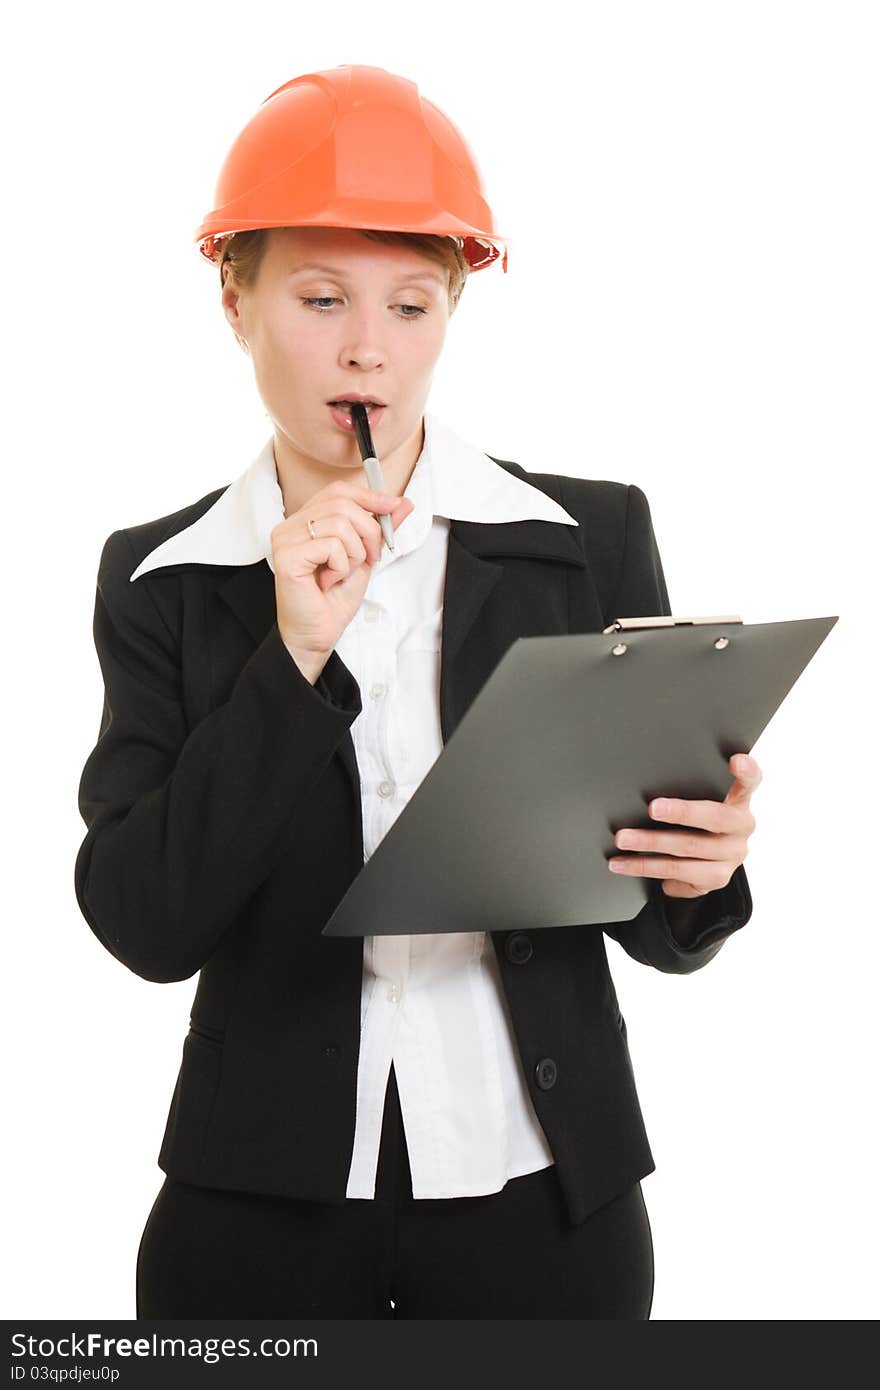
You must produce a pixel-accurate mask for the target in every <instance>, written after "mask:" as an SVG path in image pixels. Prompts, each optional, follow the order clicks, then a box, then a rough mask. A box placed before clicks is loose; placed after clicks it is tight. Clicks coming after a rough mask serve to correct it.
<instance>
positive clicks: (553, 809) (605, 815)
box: [322, 615, 837, 936]
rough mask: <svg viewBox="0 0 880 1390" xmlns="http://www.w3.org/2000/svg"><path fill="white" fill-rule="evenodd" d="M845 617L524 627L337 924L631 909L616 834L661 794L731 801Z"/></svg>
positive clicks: (614, 917) (634, 881)
mask: <svg viewBox="0 0 880 1390" xmlns="http://www.w3.org/2000/svg"><path fill="white" fill-rule="evenodd" d="M836 622H837V617H836V616H834V617H825V618H800V619H793V620H789V621H786V622H775V623H749V624H746V623H743V621H742V619H741V618H739V617H737V616H732V617H729V616H728V617H707V618H675V617H667V616H665V615H661V616H658V617H645V618H618V619H615V621H614V622H613V623H612V624H611V625H610V626H609V627H607V628H605V630H604V631H603V632H595V633H583V634H581V633H567V634H564V635H562V636H553V637H520V638H518V639H517V640H516V641H515V642H513V643H512V645H511V646H510V647H509V648H508V650H507V651H506V652H505V654H504V657H503V658H502V660H501V661H500V662H499V663H498V665H497V666H496V667H495V670H494V671H493V672H492V674H491V676H490V677H489V679H488V680H487V681H486V683H485V685H484V686H483V688H482V690H481V691H480V693H479V695H478V696H477V697H476V699H475V700H474V701H473V703H472V704H471V706H470V707H469V709H468V710H467V712H466V714H465V715H464V717H463V718H462V720H461V721H460V723H459V724H458V726H457V727H456V729H455V731H454V733H453V734H452V736H451V738H450V739H449V740H448V742H447V743H446V745H445V747H444V748H443V751H442V753H441V754H440V756H439V757H438V758H437V760H436V762H435V763H434V764H433V765H432V766H431V768H430V769H429V771H428V773H427V774H426V776H425V777H424V778H423V780H422V782H421V783H420V784H419V786H418V787H417V788H416V791H415V792H414V794H413V795H412V797H411V798H410V800H409V802H408V803H407V805H406V806H405V807H404V809H403V811H402V812H401V814H400V815H399V816H398V818H397V820H396V821H395V822H394V824H393V825H392V826H391V828H390V830H389V831H388V832H387V834H386V835H385V836H384V838H383V839H382V841H381V842H380V844H379V845H378V847H377V848H376V851H375V853H374V854H373V855H372V856H371V857H370V858H369V859H368V861H367V862H366V864H365V865H364V866H363V869H362V870H361V871H360V873H359V874H358V875H357V877H356V878H355V879H354V881H353V882H352V883H351V884H350V886H349V888H348V891H347V892H346V894H345V896H344V897H343V898H342V899H341V901H340V902H339V903H338V905H337V906H336V908H335V910H334V912H333V914H332V916H331V917H330V919H329V921H328V922H327V924H326V926H325V927H324V928H323V932H322V935H324V936H367V935H375V936H402V935H408V934H421V933H425V932H461V931H489V930H492V931H494V930H499V929H501V930H505V931H510V930H514V929H521V930H528V931H532V930H535V929H537V928H540V927H549V926H570V925H574V924H578V923H583V924H589V923H595V922H620V921H629V920H630V919H631V918H633V917H635V916H636V914H637V913H638V912H639V911H641V909H642V907H643V906H644V904H645V902H646V901H647V898H648V894H649V891H650V890H649V883H648V881H647V880H646V879H644V878H642V877H640V876H637V875H636V876H630V875H616V874H612V873H611V872H610V871H609V869H608V867H607V861H608V859H609V858H611V857H612V855H613V854H615V853H616V852H617V851H616V847H615V845H614V834H615V832H616V831H617V830H619V829H621V828H622V827H623V826H632V827H635V828H655V829H656V828H657V826H658V824H659V822H657V821H655V820H653V819H652V818H651V817H650V816H649V815H648V811H647V806H648V802H649V801H651V800H652V799H653V798H654V797H655V796H670V797H684V798H687V799H703V798H709V799H712V800H717V801H723V800H724V797H725V796H726V794H727V791H728V790H729V788H730V786H731V782H732V778H731V773H730V769H729V768H728V766H727V760H728V758H730V756H731V755H732V754H733V753H749V752H751V750H752V747H753V745H754V743H755V741H756V740H757V738H758V737H759V735H760V734H761V733H762V732H763V730H764V729H765V728H766V727H767V724H768V723H769V722H770V720H771V718H772V717H773V715H774V714H775V713H776V711H777V710H778V708H779V706H780V705H781V704H782V702H783V700H784V699H785V697H786V696H787V695H788V693H789V691H790V690H791V688H792V686H793V685H794V683H795V681H796V680H797V679H798V677H799V676H800V675H801V673H802V672H803V670H804V669H805V668H806V666H807V665H808V663H809V662H810V661H811V660H812V658H813V656H814V655H815V653H816V651H817V650H818V648H819V646H820V645H821V643H822V642H823V641H824V640H825V638H826V637H827V636H828V633H829V632H830V631H831V629H832V627H833V626H834V624H835V623H836Z"/></svg>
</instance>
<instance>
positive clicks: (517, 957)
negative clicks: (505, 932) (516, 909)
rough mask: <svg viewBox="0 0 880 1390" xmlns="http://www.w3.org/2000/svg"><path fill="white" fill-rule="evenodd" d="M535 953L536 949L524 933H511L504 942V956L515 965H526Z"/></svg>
mask: <svg viewBox="0 0 880 1390" xmlns="http://www.w3.org/2000/svg"><path fill="white" fill-rule="evenodd" d="M533 952H534V947H533V946H532V943H531V941H529V938H528V937H527V936H526V934H525V932H524V931H515V932H511V933H510V936H508V937H507V939H506V941H505V942H504V954H505V955H506V956H507V959H508V960H511V961H513V963H514V965H525V963H526V961H527V960H528V959H529V957H530V956H531V955H532V954H533Z"/></svg>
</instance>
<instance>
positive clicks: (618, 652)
mask: <svg viewBox="0 0 880 1390" xmlns="http://www.w3.org/2000/svg"><path fill="white" fill-rule="evenodd" d="M625 651H626V643H625V642H618V643H617V646H616V647H612V648H611V655H612V656H623V654H624V652H625Z"/></svg>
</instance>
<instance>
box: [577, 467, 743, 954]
mask: <svg viewBox="0 0 880 1390" xmlns="http://www.w3.org/2000/svg"><path fill="white" fill-rule="evenodd" d="M671 612H672V610H671V608H670V606H669V595H668V593H667V590H666V580H665V578H664V574H663V566H662V564H661V561H660V552H659V550H658V548H657V540H656V537H655V535H654V528H653V525H652V523H651V512H650V508H649V506H648V499H647V498H646V496H645V494H644V492H642V490H641V488H639V487H636V485H635V484H634V483H631V484H630V485H629V488H628V492H627V509H626V521H625V526H624V538H623V552H622V562H621V566H620V572H619V576H618V580H617V586H616V589H615V591H614V594H613V598H612V602H611V607H610V609H609V610H608V614H607V615H606V617H607V622H608V623H610V622H613V620H614V619H615V618H624V617H625V618H636V617H650V616H656V615H659V614H666V615H667V616H668V615H669V614H671ZM646 882H647V885H648V891H649V895H650V896H649V898H648V901H647V902H646V903H645V905H644V907H643V908H642V909H641V911H640V912H639V913H637V914H636V916H635V917H633V918H632V919H631V920H630V921H628V922H615V923H606V924H605V927H604V930H605V932H606V934H607V935H608V936H610V937H612V939H613V940H615V941H617V942H619V944H620V945H621V946H622V947H623V949H624V950H625V951H626V952H627V954H628V955H630V956H632V957H633V959H634V960H637V961H640V962H641V963H642V964H643V965H652V966H654V967H655V968H656V969H657V970H664V971H667V972H669V973H673V974H678V975H686V974H690V972H691V971H693V970H699V969H700V968H701V967H702V966H704V965H707V964H708V962H709V961H710V960H711V959H712V957H713V956H716V955H717V954H718V952H719V951H720V950H721V947H722V946H723V945H724V942H725V941H726V940H727V938H728V937H729V936H731V935H732V934H733V932H735V931H737V930H738V929H739V928H740V927H743V926H745V924H746V922H748V920H749V918H750V917H751V915H752V896H751V892H750V890H749V884H748V880H747V878H746V872H745V868H744V866H743V865H742V864H740V865H739V866H738V867H737V869H735V871H734V873H733V874H732V876H731V878H730V882H729V883H728V884H727V885H726V887H724V888H716V889H714V890H713V891H712V892H711V893H707V894H705V895H704V896H703V897H700V898H670V897H668V896H667V894H665V893H664V892H663V889H662V887H661V882H660V880H659V879H648V880H646Z"/></svg>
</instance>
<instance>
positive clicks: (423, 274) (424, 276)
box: [290, 261, 443, 285]
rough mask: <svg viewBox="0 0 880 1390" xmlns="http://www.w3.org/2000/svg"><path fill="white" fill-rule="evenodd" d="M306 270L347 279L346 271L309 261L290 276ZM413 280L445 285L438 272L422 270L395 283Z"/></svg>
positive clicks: (401, 277) (399, 277) (297, 267)
mask: <svg viewBox="0 0 880 1390" xmlns="http://www.w3.org/2000/svg"><path fill="white" fill-rule="evenodd" d="M304 270H322V271H324V272H325V273H326V274H328V275H335V276H336V277H337V279H339V280H344V279H345V271H344V270H342V269H341V268H340V267H339V266H335V265H318V264H317V263H316V262H314V261H309V262H307V263H306V264H304V265H298V266H294V268H293V270H292V271H291V272H290V274H291V275H299V274H300V273H301V272H302V271H304ZM411 280H433V281H434V282H435V283H436V284H438V285H442V284H443V276H442V275H441V274H440V273H439V272H438V271H436V270H421V271H415V272H414V273H413V274H412V275H400V276H398V278H397V280H396V281H395V282H394V283H395V284H397V285H403V284H406V283H408V282H409V281H411Z"/></svg>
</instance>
